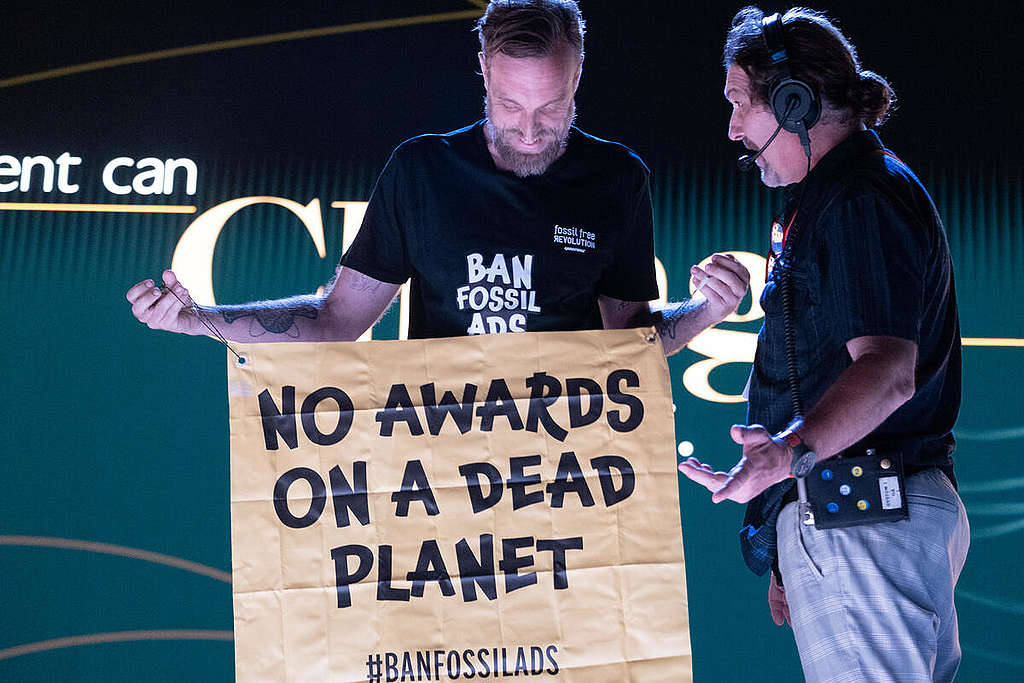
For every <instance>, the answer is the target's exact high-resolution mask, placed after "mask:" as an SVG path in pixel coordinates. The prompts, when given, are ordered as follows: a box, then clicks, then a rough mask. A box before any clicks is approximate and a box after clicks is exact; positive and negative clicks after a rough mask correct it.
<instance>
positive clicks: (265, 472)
mask: <svg viewBox="0 0 1024 683" xmlns="http://www.w3.org/2000/svg"><path fill="white" fill-rule="evenodd" d="M239 351H240V353H242V354H243V356H244V357H245V358H246V363H245V364H244V365H239V364H238V363H236V361H235V359H234V357H233V356H232V357H230V358H229V365H228V380H229V381H228V390H229V394H230V407H231V547H232V570H233V574H232V576H233V591H234V621H235V663H236V675H237V679H238V680H239V681H243V682H245V683H249V682H251V681H340V682H348V681H351V682H355V681H370V682H374V681H424V680H429V681H437V680H440V681H448V680H467V679H481V680H491V679H494V680H498V679H504V678H513V677H515V678H525V679H527V680H538V681H541V680H559V681H615V682H620V681H689V680H691V669H690V641H689V621H688V618H687V605H686V586H685V574H684V565H683V548H682V535H681V530H680V524H679V501H678V490H677V475H676V459H675V451H674V448H673V446H674V434H673V418H672V403H671V396H670V385H669V377H668V366H667V364H666V362H665V358H664V356H663V355H662V350H661V344H660V343H659V341H658V340H657V338H656V337H655V334H654V332H653V330H617V331H596V332H574V333H561V332H557V333H553V332H548V333H521V334H506V335H481V336H476V337H465V338H457V339H433V340H422V341H400V342H396V341H380V342H368V343H338V344H298V343H289V344H250V345H242V346H241V347H240V348H239Z"/></svg>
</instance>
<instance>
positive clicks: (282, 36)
mask: <svg viewBox="0 0 1024 683" xmlns="http://www.w3.org/2000/svg"><path fill="white" fill-rule="evenodd" d="M479 16H480V10H478V9H471V10H459V11H455V12H439V13H436V14H420V15H416V16H411V17H396V18H394V19H376V20H374V21H360V22H356V23H352V24H339V25H336V26H324V27H322V28H310V29H303V30H300V31H285V32H283V33H271V34H268V35H265V36H250V37H248V38H233V39H231V40H218V41H214V42H212V43H200V44H198V45H185V46H184V47H175V48H169V49H167V50H155V51H153V52H142V53H140V54H136V55H126V56H124V57H114V58H113V59H101V60H98V61H94V62H85V63H84V64H76V65H73V66H62V67H60V68H57V69H48V70H46V71H37V72H36V73H31V74H24V75H22V76H14V77H11V78H4V79H2V80H0V88H10V87H12V86H15V85H24V84H25V83H34V82H36V81H45V80H47V79H50V78H59V77H61V76H70V75H73V74H80V73H85V72H87V71H97V70H99V69H110V68H113V67H116V66H126V65H128V64H140V63H142V62H152V61H155V60H158V59H171V58H173V57H184V56H186V55H197V54H202V53H204V52H216V51H218V50H234V49H236V48H240V47H251V46H253V45H267V44H269V43H281V42H285V41H289V40H304V39H306V38H321V37H323V36H335V35H341V34H344V33H357V32H359V31H375V30H378V29H383V28H395V27H399V26H415V25H418V24H434V23H440V22H444V21H454V20H456V19H475V18H476V17H479Z"/></svg>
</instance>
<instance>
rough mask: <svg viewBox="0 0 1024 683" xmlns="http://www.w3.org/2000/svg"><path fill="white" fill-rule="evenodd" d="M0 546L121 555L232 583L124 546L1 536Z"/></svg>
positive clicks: (216, 572) (222, 575)
mask: <svg viewBox="0 0 1024 683" xmlns="http://www.w3.org/2000/svg"><path fill="white" fill-rule="evenodd" d="M0 545H11V546H34V547H40V548H61V549H64V550H84V551H86V552H90V553H102V554H104V555H120V556H121V557H130V558H133V559H136V560H144V561H146V562H153V563H155V564H163V565H167V566H168V567H174V568H176V569H184V570H185V571H187V572H192V573H193V574H200V575H202V576H209V577H210V578H212V579H217V580H218V581H223V582H224V583H231V572H226V571H222V570H220V569H214V568H213V567H208V566H206V565H205V564H199V563H198V562H191V561H189V560H183V559H181V558H180V557H174V556H173V555H164V554H163V553H154V552H150V551H149V550H139V549H138V548H129V547H127V546H123V545H112V544H110V543H97V542H95V541H78V540H75V539H72V538H54V537H51V536H0Z"/></svg>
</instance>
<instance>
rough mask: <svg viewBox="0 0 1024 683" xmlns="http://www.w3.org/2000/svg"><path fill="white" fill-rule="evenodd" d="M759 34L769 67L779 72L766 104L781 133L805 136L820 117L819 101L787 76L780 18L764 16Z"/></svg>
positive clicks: (802, 85) (809, 88)
mask: <svg viewBox="0 0 1024 683" xmlns="http://www.w3.org/2000/svg"><path fill="white" fill-rule="evenodd" d="M761 34H762V35H763V36H764V43H765V46H766V47H767V48H768V56H769V59H770V60H771V63H772V66H774V67H776V68H778V70H779V74H778V76H777V77H776V78H775V79H773V80H772V82H771V83H770V84H769V86H768V93H769V94H768V105H769V106H770V107H771V109H772V113H773V114H774V115H775V120H776V121H777V122H778V123H779V124H780V125H781V126H782V128H783V129H784V130H788V131H789V132H790V133H797V134H799V135H801V136H804V135H806V134H807V130H808V129H810V128H811V127H813V126H814V124H816V123H817V122H818V119H819V118H821V100H820V99H819V98H818V97H817V94H816V93H815V92H814V89H813V88H811V86H809V85H807V84H806V83H804V82H803V81H801V80H798V79H795V78H793V77H792V76H790V74H789V57H788V55H787V54H786V43H785V41H784V40H783V37H782V15H780V14H778V13H775V14H773V15H771V16H770V17H765V18H764V19H763V20H762V21H761Z"/></svg>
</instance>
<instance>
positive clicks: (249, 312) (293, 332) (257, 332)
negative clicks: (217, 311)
mask: <svg viewBox="0 0 1024 683" xmlns="http://www.w3.org/2000/svg"><path fill="white" fill-rule="evenodd" d="M221 315H222V316H224V321H225V322H227V323H233V322H235V321H236V320H240V319H241V318H248V317H251V318H252V322H251V323H250V324H249V336H251V337H261V336H263V335H264V334H267V333H268V332H270V333H273V334H286V335H288V336H289V337H291V338H293V339H298V338H299V336H301V333H300V331H299V327H298V325H296V324H295V319H296V317H302V318H309V319H310V320H316V319H317V317H319V315H320V309H319V308H317V307H316V306H313V305H309V304H304V305H299V306H288V307H283V308H263V309H259V310H254V309H251V308H250V309H233V310H223V311H221Z"/></svg>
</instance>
